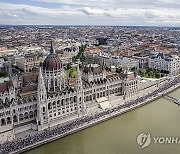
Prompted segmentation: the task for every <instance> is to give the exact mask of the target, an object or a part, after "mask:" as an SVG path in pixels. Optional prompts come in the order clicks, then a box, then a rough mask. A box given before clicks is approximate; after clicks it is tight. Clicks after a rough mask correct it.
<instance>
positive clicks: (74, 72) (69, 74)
mask: <svg viewBox="0 0 180 154" xmlns="http://www.w3.org/2000/svg"><path fill="white" fill-rule="evenodd" d="M66 75H67V77H72V78H75V77H76V75H77V68H76V67H72V68H70V69H68V70H66Z"/></svg>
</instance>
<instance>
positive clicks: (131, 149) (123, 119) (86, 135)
mask: <svg viewBox="0 0 180 154" xmlns="http://www.w3.org/2000/svg"><path fill="white" fill-rule="evenodd" d="M169 95H170V96H173V97H175V98H180V89H178V90H175V91H173V92H172V93H170V94H169ZM142 132H149V133H150V134H151V138H152V137H161V136H163V137H180V106H177V105H176V104H174V103H173V102H172V101H170V100H168V99H166V98H165V97H162V98H159V99H158V100H155V101H153V102H152V103H149V104H147V105H145V106H142V107H140V108H137V109H135V110H132V111H130V112H127V113H125V114H123V115H120V116H118V117H116V118H113V119H111V120H108V121H106V122H103V123H100V124H98V125H95V126H92V127H90V128H87V129H85V130H82V131H80V132H77V133H75V134H72V135H70V136H67V137H64V138H62V139H59V140H56V141H54V142H51V143H48V144H45V145H43V146H40V147H38V148H35V149H32V150H30V151H27V152H25V153H24V154H141V153H142V154H148V153H163V154H179V153H180V143H179V144H167V143H166V144H160V143H154V142H153V139H152V142H151V144H150V145H149V146H148V147H146V148H144V149H142V148H139V145H138V144H137V142H136V138H137V136H138V135H139V134H140V133H142Z"/></svg>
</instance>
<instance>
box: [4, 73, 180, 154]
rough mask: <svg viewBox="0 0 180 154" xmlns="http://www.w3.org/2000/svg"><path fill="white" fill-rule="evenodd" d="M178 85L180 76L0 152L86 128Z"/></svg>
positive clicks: (15, 141)
mask: <svg viewBox="0 0 180 154" xmlns="http://www.w3.org/2000/svg"><path fill="white" fill-rule="evenodd" d="M179 83H180V76H178V77H176V78H175V79H173V80H171V81H169V82H166V83H165V84H163V85H161V86H160V87H158V88H157V89H155V90H154V91H152V92H150V93H148V94H146V95H144V96H142V97H138V98H137V99H135V100H131V101H128V102H125V103H124V104H122V105H118V106H116V107H113V108H111V109H107V110H105V111H102V112H99V113H96V114H94V115H89V116H83V117H81V118H78V119H76V120H73V121H71V122H69V123H68V124H65V125H57V126H55V127H53V128H49V129H45V130H43V131H41V132H38V133H37V134H34V135H28V136H26V137H25V138H23V139H21V138H20V139H16V140H13V141H7V142H5V143H3V144H1V152H2V153H4V154H5V153H10V152H13V151H19V150H21V149H23V148H26V147H28V146H31V145H34V144H36V143H38V142H44V141H46V140H48V139H51V138H53V137H56V136H61V135H65V134H66V133H67V134H68V133H69V132H71V131H73V130H75V129H78V128H81V127H82V126H86V125H87V124H92V123H93V122H97V121H98V120H102V119H104V118H103V117H107V116H110V115H115V114H118V113H120V112H121V111H122V110H123V111H124V110H126V109H128V108H131V107H132V106H136V105H140V104H141V103H143V102H146V101H148V100H151V99H152V98H154V97H158V96H159V95H162V94H163V93H165V92H166V91H167V90H168V89H169V88H172V87H174V86H176V84H179Z"/></svg>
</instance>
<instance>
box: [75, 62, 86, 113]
mask: <svg viewBox="0 0 180 154" xmlns="http://www.w3.org/2000/svg"><path fill="white" fill-rule="evenodd" d="M76 91H77V101H78V114H79V116H81V115H84V114H86V112H87V107H86V104H85V103H84V90H83V84H82V79H81V71H80V69H79V64H78V66H77V76H76Z"/></svg>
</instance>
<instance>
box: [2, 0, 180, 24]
mask: <svg viewBox="0 0 180 154" xmlns="http://www.w3.org/2000/svg"><path fill="white" fill-rule="evenodd" d="M0 21H1V22H0V24H1V25H94V26H96V25H103V26H163V27H164V26H165V27H166V26H168V27H179V25H180V2H179V1H178V0H172V1H170V0H155V1H153V2H152V1H150V0H147V1H145V0H135V1H133V2H131V1H130V0H126V1H125V0H124V1H122V0H121V1H118V0H109V1H108V0H100V1H98V2H96V1H95V0H87V1H86V3H83V1H82V0H66V1H65V0H26V1H23V0H14V1H12V0H7V1H5V0H0Z"/></svg>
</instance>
